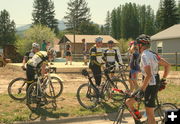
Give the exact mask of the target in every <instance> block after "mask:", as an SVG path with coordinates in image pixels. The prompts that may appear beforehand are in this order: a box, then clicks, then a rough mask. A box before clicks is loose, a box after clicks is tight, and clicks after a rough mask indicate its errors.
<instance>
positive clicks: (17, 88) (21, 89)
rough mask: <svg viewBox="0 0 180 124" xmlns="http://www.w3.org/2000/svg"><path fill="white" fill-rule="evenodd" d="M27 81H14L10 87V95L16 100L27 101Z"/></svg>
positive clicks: (20, 79) (18, 79)
mask: <svg viewBox="0 0 180 124" xmlns="http://www.w3.org/2000/svg"><path fill="white" fill-rule="evenodd" d="M26 87H27V83H26V79H24V78H16V79H14V80H12V81H11V82H10V83H9V85H8V94H9V96H10V97H11V98H12V99H14V100H24V99H26Z"/></svg>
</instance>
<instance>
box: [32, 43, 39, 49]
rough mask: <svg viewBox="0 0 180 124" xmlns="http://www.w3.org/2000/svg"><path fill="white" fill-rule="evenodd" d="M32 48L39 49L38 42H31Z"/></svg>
mask: <svg viewBox="0 0 180 124" xmlns="http://www.w3.org/2000/svg"><path fill="white" fill-rule="evenodd" d="M32 48H37V49H40V46H39V44H38V43H32Z"/></svg>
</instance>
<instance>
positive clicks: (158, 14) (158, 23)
mask: <svg viewBox="0 0 180 124" xmlns="http://www.w3.org/2000/svg"><path fill="white" fill-rule="evenodd" d="M162 9H163V1H162V0H160V4H159V8H158V11H157V12H156V22H155V27H156V32H159V31H160V30H161V29H162V23H163V18H162Z"/></svg>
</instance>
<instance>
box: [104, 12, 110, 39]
mask: <svg viewBox="0 0 180 124" xmlns="http://www.w3.org/2000/svg"><path fill="white" fill-rule="evenodd" d="M105 22H106V23H105V25H104V27H103V28H104V30H105V31H104V33H105V34H106V35H110V33H111V15H110V12H109V11H108V12H107V16H106V20H105Z"/></svg>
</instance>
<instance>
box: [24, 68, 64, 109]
mask: <svg viewBox="0 0 180 124" xmlns="http://www.w3.org/2000/svg"><path fill="white" fill-rule="evenodd" d="M47 72H50V69H49V70H47ZM36 79H37V80H36V81H35V82H34V83H32V84H31V85H30V86H29V88H28V90H27V95H26V96H27V102H26V105H27V106H28V108H29V109H30V110H31V111H35V110H37V109H38V108H40V107H41V106H42V105H46V104H49V103H52V104H53V105H54V106H56V102H55V100H56V98H57V97H59V96H60V95H61V93H62V91H63V83H62V81H61V80H60V79H59V78H58V77H52V76H51V75H50V73H47V75H46V76H45V78H43V79H42V77H41V74H40V73H39V72H38V71H36ZM49 99H51V100H49Z"/></svg>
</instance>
